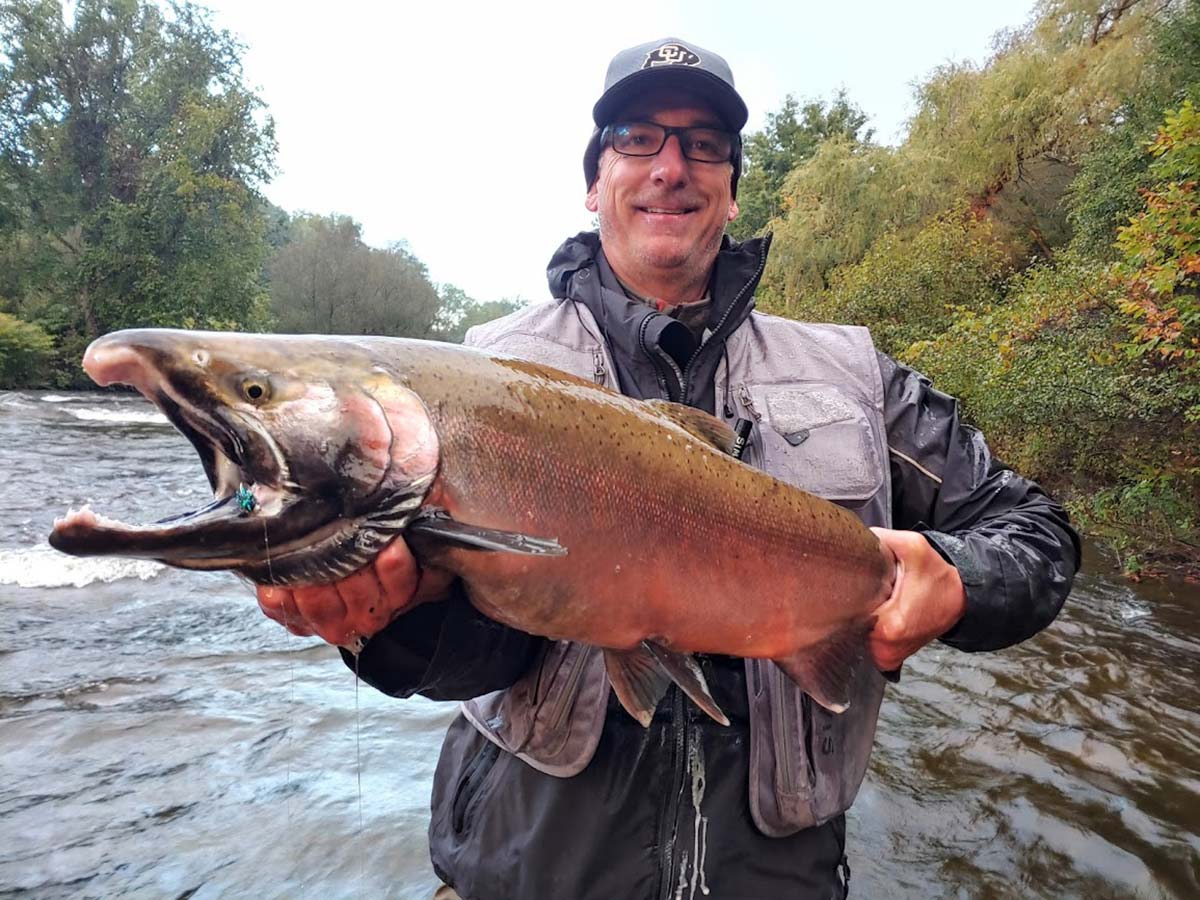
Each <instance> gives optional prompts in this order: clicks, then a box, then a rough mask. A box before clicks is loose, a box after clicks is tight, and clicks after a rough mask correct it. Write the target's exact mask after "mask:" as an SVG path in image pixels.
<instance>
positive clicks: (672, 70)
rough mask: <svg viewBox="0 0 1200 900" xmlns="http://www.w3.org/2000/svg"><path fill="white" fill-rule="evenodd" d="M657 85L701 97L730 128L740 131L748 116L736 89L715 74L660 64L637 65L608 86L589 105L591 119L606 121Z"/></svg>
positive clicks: (601, 123) (599, 123)
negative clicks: (591, 104) (596, 99)
mask: <svg viewBox="0 0 1200 900" xmlns="http://www.w3.org/2000/svg"><path fill="white" fill-rule="evenodd" d="M660 87H668V88H680V89H682V90H685V91H688V92H690V93H693V94H696V95H698V96H700V97H702V98H703V99H704V100H705V101H706V102H708V103H710V104H711V105H712V107H713V110H714V111H715V112H716V113H717V115H719V116H720V117H721V121H723V122H724V123H725V127H726V128H728V129H729V130H730V131H735V132H740V131H741V130H742V129H743V128H744V127H745V125H746V120H747V119H748V118H749V117H750V114H749V112H747V110H746V104H745V103H744V102H743V101H742V98H741V96H739V94H738V92H737V91H735V90H734V89H733V88H732V87H730V86H729V84H728V83H727V82H725V81H723V80H722V79H721V78H719V77H718V76H716V75H714V74H712V73H711V72H706V71H705V70H704V69H696V68H692V67H690V66H662V67H660V68H655V69H641V70H639V71H637V72H634V73H633V74H632V75H627V76H625V77H624V78H622V79H621V80H620V81H618V82H617V83H616V84H614V85H613V86H612V87H610V88H609V89H608V90H607V91H605V92H604V95H603V96H602V97H601V98H600V99H599V100H598V101H596V105H595V106H594V107H592V119H593V121H594V122H595V123H596V125H597V126H598V127H603V126H605V125H608V124H609V123H611V122H612V121H613V120H614V119H615V117H616V116H618V115H620V114H621V111H622V110H623V109H625V108H626V107H627V106H628V105H629V104H630V103H632V102H633V101H634V100H636V99H637V98H638V97H640V96H641V95H643V94H645V93H646V92H647V91H650V90H653V89H655V88H660Z"/></svg>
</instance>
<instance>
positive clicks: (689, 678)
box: [604, 641, 729, 728]
mask: <svg viewBox="0 0 1200 900" xmlns="http://www.w3.org/2000/svg"><path fill="white" fill-rule="evenodd" d="M604 666H605V668H606V669H607V671H608V680H609V681H610V682H611V683H612V686H613V690H614V691H615V692H616V694H617V699H618V700H620V701H621V705H622V706H624V707H625V709H626V710H627V711H628V712H629V714H630V715H631V716H633V717H634V718H635V719H637V720H638V721H639V722H641V723H642V725H643V726H645V727H646V728H649V727H650V720H651V719H652V718H653V717H654V708H655V707H656V706H658V701H660V700H661V699H662V697H663V694H665V693H666V691H667V688H668V687H670V685H671V682H672V681H674V682H675V683H676V684H678V685H679V687H680V688H681V689H682V690H683V692H684V693H685V694H687V695H688V696H689V697H691V698H692V701H693V702H694V703H695V704H696V705H697V706H699V707H700V708H701V709H702V710H704V711H705V712H706V713H708V714H709V716H711V717H712V718H713V719H714V720H715V721H717V722H720V723H721V724H722V725H728V724H729V719H727V718H726V717H725V714H724V713H723V712H721V708H720V707H719V706H717V703H716V701H715V700H713V698H712V694H710V693H709V691H708V683H707V682H706V681H705V680H704V673H703V672H701V671H700V666H698V665H697V664H696V660H694V659H693V658H692V657H690V656H687V655H685V654H683V653H675V652H673V651H671V650H668V649H667V648H666V647H662V646H660V645H658V644H655V643H653V642H652V641H642V643H641V646H639V647H635V648H634V649H633V650H605V651H604Z"/></svg>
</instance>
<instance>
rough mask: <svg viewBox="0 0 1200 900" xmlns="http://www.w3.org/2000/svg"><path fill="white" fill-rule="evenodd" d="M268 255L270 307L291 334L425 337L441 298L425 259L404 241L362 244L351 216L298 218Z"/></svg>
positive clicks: (428, 333)
mask: <svg viewBox="0 0 1200 900" xmlns="http://www.w3.org/2000/svg"><path fill="white" fill-rule="evenodd" d="M290 235H291V240H290V241H288V242H287V243H285V244H283V246H281V247H280V248H279V249H278V250H277V251H276V252H275V255H274V256H273V257H272V259H271V263H270V266H269V271H270V281H271V289H270V290H271V311H272V314H273V315H274V318H275V322H276V325H277V327H278V328H279V330H281V331H285V332H291V333H302V332H319V333H323V334H382V335H403V336H407V337H427V336H429V335H430V334H431V332H432V330H433V328H434V321H435V318H436V317H437V315H438V308H439V299H438V294H437V291H436V289H435V288H434V286H433V285H432V284H431V283H430V281H429V276H428V273H427V272H426V269H425V266H424V264H423V263H422V262H421V261H420V260H418V259H417V258H416V257H415V256H414V255H413V254H412V253H411V252H410V251H409V250H408V249H407V248H406V247H405V246H404V245H403V244H393V245H391V246H390V247H387V248H385V249H378V248H375V247H369V246H367V245H366V244H365V243H363V241H362V228H361V226H360V225H359V224H358V223H357V222H355V221H354V220H353V219H351V218H350V217H349V216H339V215H328V216H314V215H301V216H298V217H297V218H295V219H293V220H292V222H291V225H290Z"/></svg>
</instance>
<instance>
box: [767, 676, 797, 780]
mask: <svg viewBox="0 0 1200 900" xmlns="http://www.w3.org/2000/svg"><path fill="white" fill-rule="evenodd" d="M771 677H772V679H774V681H775V699H776V702H775V703H774V704H772V705H773V707H774V709H773V715H774V719H775V722H774V726H775V741H776V743H775V747H776V749H777V750H779V753H780V757H781V759H780V765H779V774H780V779H779V782H780V787H781V788H782V790H783V792H784V793H785V794H794V793H795V792H796V783H795V781H794V780H793V779H792V772H793V770H794V769H795V760H794V759H793V758H792V741H791V737H790V733H791V732H792V731H794V730H795V727H796V723H795V722H793V721H791V720H792V718H793V717H792V716H790V715H788V713H789V712H790V711H791V704H790V703H788V691H787V690H786V685H784V683H783V679H784V677H785V676H784V674H783V670H782V669H780V668H779V666H772V667H771Z"/></svg>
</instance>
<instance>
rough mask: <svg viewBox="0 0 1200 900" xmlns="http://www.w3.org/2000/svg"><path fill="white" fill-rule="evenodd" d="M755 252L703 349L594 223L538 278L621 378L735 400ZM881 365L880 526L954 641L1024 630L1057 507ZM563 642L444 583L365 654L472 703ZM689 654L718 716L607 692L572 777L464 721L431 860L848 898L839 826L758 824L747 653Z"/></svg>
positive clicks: (466, 887) (509, 872)
mask: <svg viewBox="0 0 1200 900" xmlns="http://www.w3.org/2000/svg"><path fill="white" fill-rule="evenodd" d="M766 252H767V244H766V243H765V242H757V241H751V242H747V243H746V244H742V245H736V244H732V243H729V242H727V243H726V245H725V246H724V248H723V249H722V252H721V254H720V256H719V259H718V264H717V268H716V271H715V273H714V277H713V281H712V283H711V285H710V293H711V295H712V298H713V308H712V313H711V319H710V331H711V334H710V335H709V337H708V340H707V341H706V342H705V343H704V344H703V345H702V346H700V347H699V348H697V347H696V346H695V343H696V342H695V338H694V337H693V336H692V335H691V334H690V333H689V332H687V329H686V328H685V327H684V326H682V325H680V323H678V322H674V320H671V319H670V318H669V317H667V316H661V315H652V314H651V313H652V311H650V310H648V309H647V307H646V306H645V305H644V304H641V303H638V302H636V301H633V300H631V299H630V298H628V297H626V296H625V295H624V293H623V292H622V291H621V290H620V288H619V285H618V284H615V279H614V278H613V277H612V275H611V271H609V270H608V269H607V265H606V263H605V261H604V259H603V254H602V252H600V249H599V246H598V242H597V241H596V239H595V236H594V235H581V236H579V237H577V238H573V239H571V240H569V241H568V242H567V243H566V244H564V246H563V248H561V249H560V251H559V252H558V253H557V254H556V255H555V257H554V259H553V260H552V263H551V268H550V280H551V288H552V293H553V294H554V295H555V297H556V298H558V300H559V301H560V303H562V304H564V305H569V306H566V307H565V308H567V309H577V308H579V306H582V307H583V308H585V309H586V310H587V312H588V313H589V319H590V321H591V322H592V323H593V324H596V325H598V327H599V328H600V329H601V331H602V333H603V338H604V340H603V347H604V348H606V349H607V351H608V353H607V356H603V355H602V356H601V357H599V358H597V360H596V365H597V367H601V366H604V365H606V364H607V365H611V366H612V367H613V368H614V369H615V374H616V376H617V378H618V383H619V386H620V388H621V390H622V391H623V392H625V393H628V394H631V395H633V396H641V397H664V396H665V397H668V398H670V399H675V400H681V401H685V402H689V403H691V404H692V405H696V406H700V407H701V408H707V409H708V410H709V411H710V412H715V413H717V414H718V415H724V414H726V413H733V412H737V413H739V414H742V413H744V412H745V411H748V410H747V404H746V403H745V400H744V398H739V397H738V396H737V395H736V393H735V392H732V391H727V390H725V389H724V388H721V389H719V388H718V377H717V376H718V372H719V370H720V368H721V365H722V363H723V356H724V355H726V354H727V353H728V352H729V346H727V339H729V338H730V336H731V335H733V334H734V333H735V332H736V331H737V329H739V328H744V327H753V323H754V321H757V319H758V317H757V316H755V319H751V318H750V317H751V315H752V306H753V291H754V286H755V284H756V282H757V279H758V277H759V275H761V272H762V266H763V264H764V262H765V257H766ZM735 341H736V338H735ZM730 346H732V344H731V345H730ZM664 353H665V355H664ZM544 361H547V362H553V360H549V359H547V360H544ZM672 361H673V362H674V363H675V365H672V364H671V363H672ZM878 368H879V372H880V381H881V395H882V399H883V402H882V414H883V418H884V424H885V430H886V439H887V454H888V469H889V472H888V474H889V478H890V484H891V503H890V506H891V510H890V512H891V516H892V521H893V525H894V527H898V528H916V529H918V530H923V531H924V532H925V533H926V536H927V538H928V539H929V540H930V541H931V543H932V544H933V545H934V546H935V547H936V548H937V549H938V550H939V552H940V553H941V554H942V555H943V556H944V557H945V558H947V559H948V560H949V561H950V562H952V563H953V564H955V565H956V566H957V567H958V569H959V572H960V574H961V575H962V578H963V582H964V586H965V588H966V594H967V612H966V615H965V617H964V619H963V620H962V621H961V622H960V623H959V625H958V626H956V628H955V629H954V630H953V631H952V632H950V633H949V634H948V635H946V636H945V637H944V640H945V641H946V642H947V643H950V644H952V645H954V646H957V647H959V648H960V649H964V650H983V649H994V648H999V647H1003V646H1007V645H1009V644H1012V643H1016V642H1017V641H1020V640H1023V639H1024V638H1026V637H1028V636H1029V635H1031V634H1033V633H1035V632H1036V631H1037V630H1039V629H1040V628H1043V627H1045V625H1046V624H1048V623H1049V622H1050V621H1051V620H1052V619H1053V617H1054V615H1055V614H1056V613H1057V611H1058V609H1059V607H1060V606H1061V604H1062V602H1063V599H1064V598H1065V596H1066V593H1067V591H1068V590H1069V586H1070V581H1071V578H1072V576H1073V574H1074V572H1075V569H1076V567H1077V563H1078V558H1079V548H1078V539H1077V537H1076V536H1075V534H1074V532H1073V531H1072V530H1071V528H1070V526H1069V525H1068V524H1067V520H1066V516H1065V514H1064V513H1063V511H1062V510H1061V508H1060V507H1058V506H1057V505H1056V504H1054V503H1053V502H1052V501H1050V500H1049V499H1048V498H1046V497H1045V495H1044V494H1043V493H1042V492H1041V491H1040V490H1039V489H1038V488H1037V487H1036V485H1033V484H1032V483H1031V482H1029V481H1027V480H1025V479H1021V478H1020V477H1018V476H1016V475H1015V474H1013V473H1012V472H1011V471H1010V470H1008V469H1006V468H1004V467H1003V466H1002V465H1001V464H1000V463H998V462H997V461H996V460H995V459H994V458H993V457H992V456H991V454H990V453H989V452H988V449H987V446H986V444H985V443H984V442H983V440H982V438H981V437H980V436H979V435H978V433H977V432H975V431H974V430H973V429H970V428H969V427H968V426H966V425H964V424H963V423H962V422H961V421H960V420H959V417H958V412H957V407H956V404H955V403H954V401H953V400H952V399H951V398H949V397H947V396H946V395H944V394H940V393H938V392H937V391H935V390H933V388H932V387H931V386H930V384H929V382H928V381H927V380H926V379H924V378H923V377H921V376H920V375H919V374H917V373H915V372H913V371H911V370H909V369H907V368H905V367H903V366H901V365H899V364H897V363H895V362H894V361H892V360H891V359H889V358H888V357H886V356H883V355H879V357H878ZM600 374H603V373H600ZM610 374H611V373H610ZM749 400H750V402H751V404H753V401H754V397H750V398H749ZM749 411H751V412H753V410H749ZM759 414H760V415H761V414H762V411H761V410H759ZM751 461H753V460H751ZM566 652H567V651H564V650H563V648H562V646H561V645H559V644H557V643H555V642H549V641H546V640H543V639H540V638H536V637H531V636H529V635H525V634H522V633H520V632H517V631H514V630H512V629H509V628H506V627H505V626H502V625H499V624H497V623H494V622H492V621H490V620H488V619H486V618H485V617H483V616H482V615H480V614H478V613H477V612H475V611H474V609H473V608H472V607H471V606H470V604H469V603H468V602H467V601H466V599H465V597H464V596H463V595H462V593H461V591H459V590H456V591H455V592H454V593H453V594H452V596H451V597H450V598H449V599H447V600H446V601H445V602H443V603H439V604H432V605H428V606H424V607H420V608H418V609H416V610H414V611H413V612H411V613H409V614H407V615H405V616H403V617H401V618H400V619H398V620H397V621H396V622H394V623H393V624H392V625H391V626H389V627H388V628H387V629H386V630H385V631H384V632H382V633H380V634H379V635H377V636H376V637H374V638H373V639H372V640H371V641H369V642H368V644H367V645H366V647H365V649H364V650H363V652H362V653H361V654H360V657H359V660H358V667H359V672H360V674H361V676H362V677H363V678H364V679H365V680H367V681H368V682H369V683H371V684H373V685H375V686H376V687H378V688H379V689H381V690H383V691H385V692H387V693H390V694H394V695H396V696H409V695H411V694H413V693H422V694H425V695H426V696H430V697H433V698H435V699H467V698H474V697H478V696H480V695H483V694H487V693H489V692H492V691H498V690H504V689H506V688H509V687H511V686H512V685H514V684H515V683H519V682H521V680H522V679H523V678H527V676H528V674H529V673H530V672H531V671H535V670H539V669H542V668H544V667H545V665H546V663H547V660H548V658H550V657H552V656H553V655H554V654H556V653H557V654H560V655H561V656H563V658H562V659H559V660H558V664H559V665H562V664H563V663H564V662H565V661H566V657H565V653H566ZM702 665H703V666H704V668H705V674H706V677H707V679H708V682H709V685H710V687H711V688H712V691H713V694H714V698H715V699H716V701H717V702H718V704H719V705H720V706H721V707H722V708H723V709H724V710H725V712H726V714H727V715H728V716H729V718H730V720H731V723H732V724H731V726H730V727H728V728H723V727H721V726H718V725H716V724H715V723H713V722H711V721H710V720H709V719H708V718H707V716H705V715H704V714H703V713H701V712H699V711H698V710H696V709H695V708H694V707H693V706H692V705H691V704H690V703H689V702H686V701H685V699H684V698H683V697H682V695H681V694H680V693H679V692H678V691H677V690H676V689H672V691H671V692H670V693H669V694H668V697H667V698H665V699H664V701H663V702H662V703H661V704H660V706H659V708H658V710H657V711H656V714H655V717H654V720H653V722H652V724H651V727H650V728H649V729H643V728H642V727H641V726H640V725H639V724H638V723H637V722H635V721H634V720H633V719H632V718H631V717H630V716H628V715H627V714H626V713H625V712H624V711H623V710H622V709H621V708H620V707H619V705H618V704H617V703H616V701H615V699H614V698H613V697H611V696H608V697H601V698H594V699H593V700H592V701H591V702H594V703H598V704H601V708H603V709H605V712H606V714H605V715H604V718H603V723H602V728H601V729H600V731H599V733H598V734H597V738H596V744H595V747H594V750H593V751H592V754H591V758H590V762H589V763H588V764H587V765H586V767H585V768H583V770H582V771H580V772H578V774H575V775H574V776H573V777H568V778H564V777H557V776H555V775H553V774H547V773H546V772H544V771H539V770H538V769H537V768H535V767H533V766H531V765H529V764H527V763H526V762H524V761H522V760H521V759H519V758H517V757H516V756H514V755H513V754H510V753H507V752H505V751H504V750H502V749H501V748H500V747H499V746H498V745H497V744H496V743H494V742H493V741H490V740H488V739H487V738H485V737H484V736H483V733H482V732H481V730H480V729H479V728H476V727H474V726H472V725H471V724H470V723H469V722H467V721H466V720H465V719H464V718H462V717H460V718H458V719H457V720H456V721H455V722H454V724H453V725H452V726H451V728H450V731H449V733H448V735H447V738H446V742H445V745H444V747H443V751H442V756H441V759H440V761H439V765H438V769H437V774H436V776H435V783H434V795H433V819H432V822H431V827H430V843H431V853H432V856H433V861H434V865H435V868H436V869H437V871H438V873H439V874H440V875H441V876H442V877H443V879H444V880H445V881H447V882H448V883H450V884H452V885H454V886H455V888H456V889H457V890H458V892H459V893H460V894H461V895H462V896H463V897H464V898H468V900H472V898H478V900H488V898H500V897H505V898H509V897H522V898H525V897H528V898H539V897H566V896H570V897H579V898H588V897H612V896H620V897H635V898H640V897H645V898H654V897H673V896H676V894H677V893H678V892H679V891H680V890H681V886H682V894H681V895H689V896H690V895H693V894H692V892H693V891H696V890H697V889H700V892H701V893H703V888H705V887H707V888H708V889H710V890H711V891H712V892H713V893H714V894H715V895H716V896H722V897H747V898H749V897H759V898H769V897H785V896H786V897H821V898H825V897H837V896H841V895H842V886H841V877H840V876H839V872H838V864H839V861H840V860H841V858H842V854H843V847H844V820H843V819H842V817H840V816H835V817H834V818H833V819H831V820H829V821H827V822H825V823H824V824H823V825H819V826H816V827H811V828H804V829H802V830H800V831H796V832H794V833H791V834H787V835H786V836H783V837H770V836H768V835H767V834H764V832H763V829H762V828H761V823H759V822H756V821H755V816H754V815H752V806H753V801H752V797H751V796H750V791H751V789H752V783H753V782H752V780H751V779H748V778H747V777H746V773H747V771H748V770H749V769H750V767H751V755H752V746H751V745H752V741H751V739H750V736H751V720H752V718H753V716H752V713H751V704H750V703H749V702H748V697H753V696H754V695H755V691H754V685H753V684H752V685H751V689H750V691H748V690H747V673H748V672H750V678H751V679H753V677H754V673H753V671H752V670H751V669H750V668H749V667H747V666H746V664H745V663H744V661H741V660H731V659H726V658H721V657H709V658H706V659H704V660H703V662H702ZM484 724H485V725H486V724H487V723H484ZM871 724H872V726H873V721H872V723H871ZM809 736H810V737H811V735H809ZM855 787H857V785H855Z"/></svg>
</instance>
